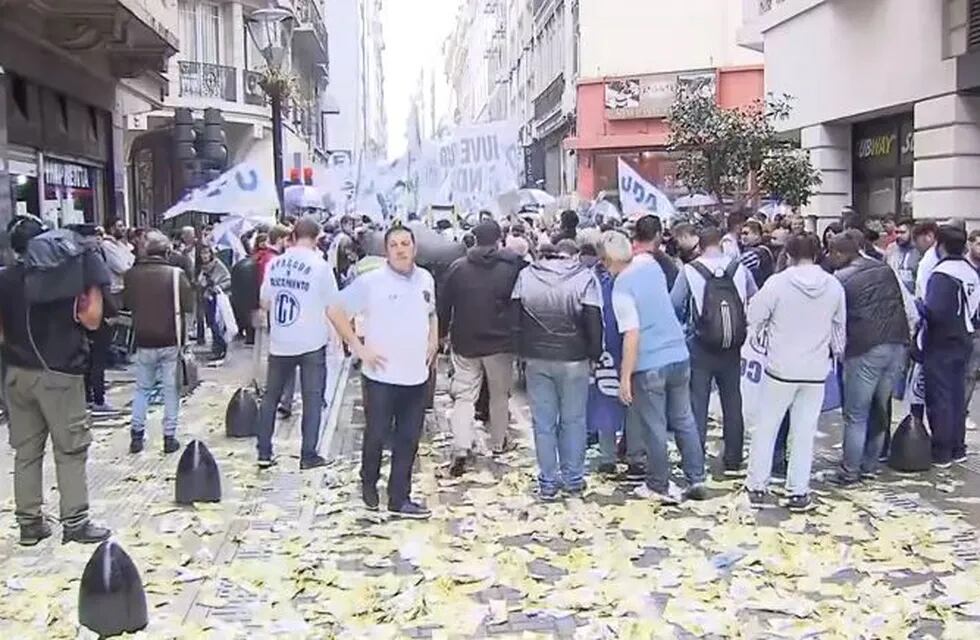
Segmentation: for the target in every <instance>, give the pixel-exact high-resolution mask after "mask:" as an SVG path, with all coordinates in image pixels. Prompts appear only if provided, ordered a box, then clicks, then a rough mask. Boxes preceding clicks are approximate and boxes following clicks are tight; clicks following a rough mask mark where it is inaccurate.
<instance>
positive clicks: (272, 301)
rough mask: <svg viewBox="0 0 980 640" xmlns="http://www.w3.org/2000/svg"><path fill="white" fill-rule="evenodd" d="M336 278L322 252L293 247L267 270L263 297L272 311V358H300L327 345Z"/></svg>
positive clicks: (273, 261)
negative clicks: (328, 313)
mask: <svg viewBox="0 0 980 640" xmlns="http://www.w3.org/2000/svg"><path fill="white" fill-rule="evenodd" d="M336 295H337V279H336V278H335V277H334V274H333V270H332V269H331V268H330V266H329V265H328V264H327V262H326V260H324V259H323V256H321V255H320V253H319V252H317V251H314V250H313V249H308V248H306V247H292V248H291V249H289V250H287V251H286V253H284V254H282V255H281V256H279V257H277V258H275V259H274V260H272V262H270V263H269V266H268V267H267V268H266V270H265V279H264V280H263V282H262V289H261V292H260V293H259V296H260V298H261V299H262V301H263V302H264V303H266V304H267V305H268V308H269V355H273V356H298V355H301V354H304V353H310V352H311V351H316V350H317V349H320V348H322V347H324V346H326V344H327V341H328V338H329V336H330V333H329V328H328V325H327V307H328V306H329V305H330V304H331V303H332V302H333V301H334V299H335V297H336Z"/></svg>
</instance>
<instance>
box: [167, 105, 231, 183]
mask: <svg viewBox="0 0 980 640" xmlns="http://www.w3.org/2000/svg"><path fill="white" fill-rule="evenodd" d="M173 142H174V164H175V165H176V166H177V167H178V176H177V183H178V186H180V187H182V189H180V190H181V191H186V190H188V189H196V188H197V187H200V186H203V185H205V184H207V183H208V182H211V181H212V180H214V179H215V178H217V177H219V176H220V175H221V174H222V173H224V172H225V170H226V169H227V168H228V144H227V138H226V137H225V119H224V117H223V116H222V115H221V110H220V109H205V110H204V120H203V121H195V120H194V114H193V112H192V111H191V110H190V109H187V108H183V107H182V108H178V109H175V110H174V131H173Z"/></svg>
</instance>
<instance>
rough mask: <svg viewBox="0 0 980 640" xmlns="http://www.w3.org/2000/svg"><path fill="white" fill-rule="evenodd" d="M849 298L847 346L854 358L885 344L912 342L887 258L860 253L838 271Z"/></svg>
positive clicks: (899, 291) (902, 304)
mask: <svg viewBox="0 0 980 640" xmlns="http://www.w3.org/2000/svg"><path fill="white" fill-rule="evenodd" d="M836 275H837V279H838V280H840V283H841V284H842V285H843V286H844V296H845V299H846V302H847V348H846V350H845V352H844V357H846V358H853V357H855V356H860V355H862V354H864V353H867V352H868V351H869V350H870V349H871V348H872V347H877V346H878V345H882V344H905V345H907V344H908V343H909V325H908V320H907V316H906V315H905V303H904V301H903V299H902V291H901V289H900V288H899V287H900V286H901V285H899V284H898V278H896V277H895V272H894V271H892V269H891V267H889V266H888V265H886V264H885V263H883V262H878V261H877V260H871V259H869V258H865V257H859V258H857V259H856V260H854V261H853V262H851V264H849V265H847V266H846V267H844V268H843V269H841V270H839V271H838V272H837V273H836Z"/></svg>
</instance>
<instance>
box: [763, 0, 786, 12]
mask: <svg viewBox="0 0 980 640" xmlns="http://www.w3.org/2000/svg"><path fill="white" fill-rule="evenodd" d="M784 2H786V0H759V15H762V14H763V13H766V12H767V11H769V10H771V9H772V8H773V7H775V6H776V5H780V4H782V3H784Z"/></svg>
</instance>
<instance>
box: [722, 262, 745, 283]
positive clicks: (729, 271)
mask: <svg viewBox="0 0 980 640" xmlns="http://www.w3.org/2000/svg"><path fill="white" fill-rule="evenodd" d="M740 266H742V263H741V262H739V261H738V260H732V261H731V262H729V263H728V266H727V267H725V275H726V276H728V277H729V278H731V279H732V280H734V279H735V274H736V273H737V272H738V268H739V267H740Z"/></svg>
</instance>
